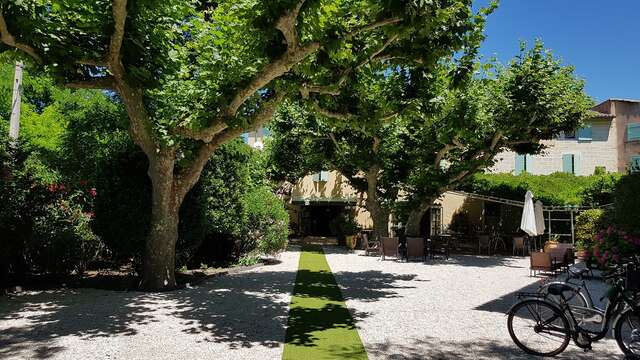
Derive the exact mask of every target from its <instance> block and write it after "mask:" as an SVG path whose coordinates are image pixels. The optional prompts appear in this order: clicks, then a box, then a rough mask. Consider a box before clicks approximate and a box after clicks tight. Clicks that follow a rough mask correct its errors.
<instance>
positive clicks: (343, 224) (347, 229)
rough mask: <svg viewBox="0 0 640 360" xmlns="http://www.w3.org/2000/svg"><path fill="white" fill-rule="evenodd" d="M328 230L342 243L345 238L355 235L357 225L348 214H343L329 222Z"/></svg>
mask: <svg viewBox="0 0 640 360" xmlns="http://www.w3.org/2000/svg"><path fill="white" fill-rule="evenodd" d="M329 230H331V232H332V233H334V234H336V237H337V239H338V240H339V241H340V242H342V241H344V240H345V237H346V236H351V235H355V234H356V233H357V232H358V223H357V222H356V221H355V220H354V219H353V217H351V216H349V214H344V213H343V214H339V215H338V216H336V217H335V218H333V220H331V222H330V223H329Z"/></svg>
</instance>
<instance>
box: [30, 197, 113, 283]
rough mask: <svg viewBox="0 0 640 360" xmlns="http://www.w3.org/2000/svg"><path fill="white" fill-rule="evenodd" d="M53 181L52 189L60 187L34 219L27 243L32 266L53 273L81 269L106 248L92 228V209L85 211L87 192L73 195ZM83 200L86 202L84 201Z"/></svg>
mask: <svg viewBox="0 0 640 360" xmlns="http://www.w3.org/2000/svg"><path fill="white" fill-rule="evenodd" d="M58 189H59V187H58V186H56V185H52V186H50V187H49V191H51V192H55V191H59V193H60V194H59V195H58V196H54V197H53V201H52V202H50V203H47V204H45V205H44V207H43V208H42V212H41V214H39V215H37V216H35V217H34V219H33V234H32V236H31V237H30V239H29V241H28V242H27V244H26V253H27V256H28V259H29V262H30V264H31V267H32V269H34V270H36V271H39V272H47V273H51V274H68V273H70V272H72V271H77V272H82V271H84V269H85V268H86V266H87V264H88V263H89V262H90V261H92V260H95V259H96V258H97V257H98V255H99V254H100V252H101V251H102V250H103V244H102V242H101V241H100V239H99V238H98V237H97V236H96V235H95V234H94V233H93V232H92V230H91V227H90V221H91V218H92V217H93V213H91V212H85V209H84V208H85V206H86V199H85V194H84V193H83V192H80V191H76V192H74V193H73V194H71V195H68V194H66V193H65V191H64V188H62V189H61V190H58ZM83 203H84V204H83Z"/></svg>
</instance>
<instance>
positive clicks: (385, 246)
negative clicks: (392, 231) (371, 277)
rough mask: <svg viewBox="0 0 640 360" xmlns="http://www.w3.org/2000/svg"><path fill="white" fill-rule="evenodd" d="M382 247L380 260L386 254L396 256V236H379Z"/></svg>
mask: <svg viewBox="0 0 640 360" xmlns="http://www.w3.org/2000/svg"><path fill="white" fill-rule="evenodd" d="M380 242H381V245H382V246H381V248H382V260H384V259H385V258H386V257H387V256H391V257H395V258H396V259H397V258H398V238H397V237H382V238H380Z"/></svg>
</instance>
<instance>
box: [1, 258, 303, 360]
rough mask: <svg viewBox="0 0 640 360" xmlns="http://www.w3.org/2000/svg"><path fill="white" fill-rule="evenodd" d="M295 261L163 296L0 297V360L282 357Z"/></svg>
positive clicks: (87, 292) (68, 293)
mask: <svg viewBox="0 0 640 360" xmlns="http://www.w3.org/2000/svg"><path fill="white" fill-rule="evenodd" d="M298 257H299V253H298V252H297V251H288V252H285V253H283V254H282V255H281V256H280V260H281V261H282V262H281V263H280V264H277V265H269V266H261V267H258V268H254V269H252V270H248V271H245V272H242V273H236V274H231V275H226V276H222V277H220V278H215V279H211V280H208V281H207V282H205V283H203V284H200V285H198V286H196V287H194V288H192V289H184V290H179V291H174V292H169V293H160V294H147V293H140V292H114V291H103V290H94V289H76V290H59V291H47V292H28V293H22V294H19V295H13V296H10V297H0V359H92V360H93V359H154V360H156V359H243V360H244V359H247V360H248V359H260V360H265V359H280V358H281V357H282V349H283V342H284V335H285V326H286V321H287V314H288V311H289V302H290V298H291V292H292V291H293V284H294V279H295V274H296V271H297V266H298Z"/></svg>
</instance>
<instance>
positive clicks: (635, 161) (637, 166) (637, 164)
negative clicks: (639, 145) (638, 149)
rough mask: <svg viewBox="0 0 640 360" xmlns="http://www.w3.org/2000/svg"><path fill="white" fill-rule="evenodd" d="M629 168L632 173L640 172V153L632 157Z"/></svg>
mask: <svg viewBox="0 0 640 360" xmlns="http://www.w3.org/2000/svg"><path fill="white" fill-rule="evenodd" d="M629 170H630V171H631V172H632V173H635V172H640V155H636V156H632V157H631V165H630V166H629Z"/></svg>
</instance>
